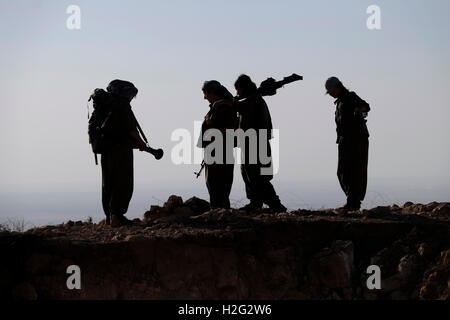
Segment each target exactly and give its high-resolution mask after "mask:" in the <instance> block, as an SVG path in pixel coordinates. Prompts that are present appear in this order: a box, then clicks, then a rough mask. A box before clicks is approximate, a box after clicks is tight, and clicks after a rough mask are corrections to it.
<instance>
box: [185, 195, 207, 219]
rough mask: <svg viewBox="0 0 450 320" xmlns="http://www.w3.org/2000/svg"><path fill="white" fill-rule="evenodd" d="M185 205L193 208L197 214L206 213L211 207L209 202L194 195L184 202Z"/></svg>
mask: <svg viewBox="0 0 450 320" xmlns="http://www.w3.org/2000/svg"><path fill="white" fill-rule="evenodd" d="M184 205H185V206H187V207H189V208H191V210H192V211H194V213H195V214H197V215H198V214H202V213H205V212H206V211H208V210H209V209H210V205H209V202H208V201H206V200H203V199H200V198H197V197H192V198H190V199H188V200H186V201H185V202H184Z"/></svg>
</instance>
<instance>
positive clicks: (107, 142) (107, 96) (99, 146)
mask: <svg viewBox="0 0 450 320" xmlns="http://www.w3.org/2000/svg"><path fill="white" fill-rule="evenodd" d="M91 100H92V101H93V107H94V111H93V112H92V115H91V116H90V118H89V122H88V135H89V143H90V144H91V147H92V151H93V152H94V155H95V163H96V164H98V161H97V154H102V153H104V152H105V151H107V150H108V149H110V148H111V146H112V145H113V143H114V141H113V139H112V138H111V137H109V136H108V135H107V134H105V130H104V128H105V126H106V125H107V123H108V120H109V119H110V118H111V115H112V113H113V112H114V107H115V100H116V98H115V97H114V95H113V94H111V93H109V92H106V91H105V90H103V89H95V90H94V93H92V95H91V96H90V97H89V101H91Z"/></svg>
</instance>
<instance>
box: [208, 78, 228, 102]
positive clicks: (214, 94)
mask: <svg viewBox="0 0 450 320" xmlns="http://www.w3.org/2000/svg"><path fill="white" fill-rule="evenodd" d="M202 91H203V95H204V98H205V99H206V100H208V102H209V103H214V102H216V101H218V100H222V99H226V100H232V99H233V96H232V94H231V93H230V92H229V91H228V90H227V88H225V87H224V86H223V85H221V84H220V82H219V81H216V80H210V81H205V82H204V83H203V87H202Z"/></svg>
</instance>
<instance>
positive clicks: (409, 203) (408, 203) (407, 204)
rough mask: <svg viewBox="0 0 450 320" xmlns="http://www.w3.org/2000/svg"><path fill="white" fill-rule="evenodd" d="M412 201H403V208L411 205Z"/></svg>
mask: <svg viewBox="0 0 450 320" xmlns="http://www.w3.org/2000/svg"><path fill="white" fill-rule="evenodd" d="M413 204H414V203H412V202H411V201H408V202H405V204H404V205H403V208H407V207H409V206H412V205H413Z"/></svg>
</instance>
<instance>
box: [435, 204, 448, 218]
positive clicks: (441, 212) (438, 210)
mask: <svg viewBox="0 0 450 320" xmlns="http://www.w3.org/2000/svg"><path fill="white" fill-rule="evenodd" d="M432 214H434V215H438V216H442V217H450V203H448V202H447V203H441V204H439V205H437V206H435V208H434V209H433V211H432Z"/></svg>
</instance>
